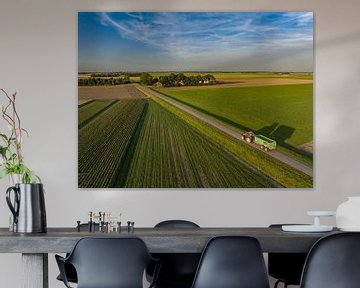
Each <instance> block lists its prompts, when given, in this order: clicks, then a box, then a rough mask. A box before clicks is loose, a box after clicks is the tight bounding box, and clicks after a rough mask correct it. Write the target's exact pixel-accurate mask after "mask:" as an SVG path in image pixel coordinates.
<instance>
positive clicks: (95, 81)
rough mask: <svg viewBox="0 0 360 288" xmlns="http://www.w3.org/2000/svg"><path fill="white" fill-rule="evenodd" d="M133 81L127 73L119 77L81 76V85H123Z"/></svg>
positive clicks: (79, 83)
mask: <svg viewBox="0 0 360 288" xmlns="http://www.w3.org/2000/svg"><path fill="white" fill-rule="evenodd" d="M129 83H131V81H130V77H129V76H128V75H125V76H123V77H119V78H112V77H111V78H101V77H89V78H79V79H78V85H79V86H105V85H122V84H129Z"/></svg>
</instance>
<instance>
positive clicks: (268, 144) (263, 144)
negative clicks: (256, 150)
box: [241, 131, 276, 151]
mask: <svg viewBox="0 0 360 288" xmlns="http://www.w3.org/2000/svg"><path fill="white" fill-rule="evenodd" d="M241 139H242V140H245V141H246V142H248V143H252V142H253V143H255V144H257V145H259V146H260V148H261V149H262V150H264V151H269V150H274V149H276V141H275V140H273V139H270V138H268V137H266V136H264V135H255V133H254V132H251V131H249V132H245V133H243V134H242V135H241Z"/></svg>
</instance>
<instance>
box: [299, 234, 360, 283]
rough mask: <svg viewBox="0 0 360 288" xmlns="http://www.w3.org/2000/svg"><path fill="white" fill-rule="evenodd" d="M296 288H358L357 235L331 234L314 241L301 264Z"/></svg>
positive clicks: (359, 236) (359, 255)
mask: <svg viewBox="0 0 360 288" xmlns="http://www.w3.org/2000/svg"><path fill="white" fill-rule="evenodd" d="M300 287H302V288H358V287H360V233H358V232H349V233H339V234H333V235H330V236H326V237H323V238H321V239H320V240H319V241H318V242H316V243H315V244H314V246H313V247H312V249H311V250H310V253H309V256H308V258H307V260H306V262H305V267H304V271H303V275H302V278H301V286H300Z"/></svg>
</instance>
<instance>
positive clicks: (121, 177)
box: [110, 100, 149, 188]
mask: <svg viewBox="0 0 360 288" xmlns="http://www.w3.org/2000/svg"><path fill="white" fill-rule="evenodd" d="M145 101H146V103H145V106H144V109H143V112H142V114H141V117H140V119H139V121H138V123H137V124H136V128H135V131H134V133H133V135H132V137H131V140H130V142H129V145H128V147H127V148H126V151H125V153H124V155H125V156H124V158H123V159H121V161H120V167H119V168H118V172H117V174H116V175H117V176H116V178H115V180H114V182H113V183H112V185H111V186H110V187H111V188H122V187H125V184H126V179H127V177H128V173H129V170H130V164H131V160H132V159H133V156H134V153H135V148H136V145H137V142H138V140H139V138H140V132H141V129H142V127H143V124H144V121H145V116H146V112H147V110H148V107H149V102H148V101H147V100H145Z"/></svg>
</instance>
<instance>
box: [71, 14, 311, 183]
mask: <svg viewBox="0 0 360 288" xmlns="http://www.w3.org/2000/svg"><path fill="white" fill-rule="evenodd" d="M313 22H314V21H313V13H312V12H221V13H217V12H162V13H160V12H134V13H129V12H108V13H107V12H99V13H96V12H79V13H78V186H79V188H257V189H260V188H302V189H304V188H312V187H313V158H314V157H313V102H314V93H313V70H314V69H313V68H314V67H313V66H314V64H313Z"/></svg>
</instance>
